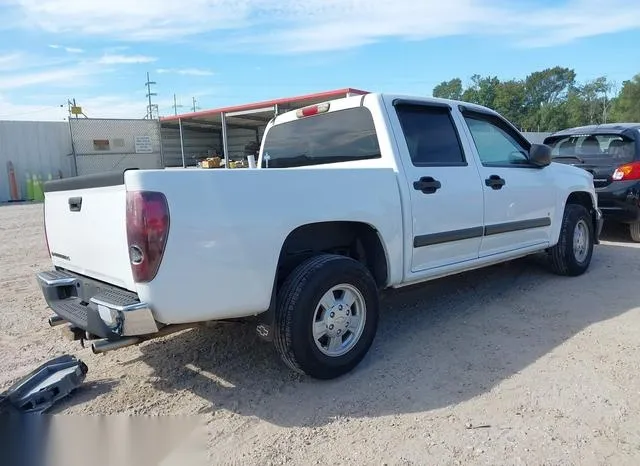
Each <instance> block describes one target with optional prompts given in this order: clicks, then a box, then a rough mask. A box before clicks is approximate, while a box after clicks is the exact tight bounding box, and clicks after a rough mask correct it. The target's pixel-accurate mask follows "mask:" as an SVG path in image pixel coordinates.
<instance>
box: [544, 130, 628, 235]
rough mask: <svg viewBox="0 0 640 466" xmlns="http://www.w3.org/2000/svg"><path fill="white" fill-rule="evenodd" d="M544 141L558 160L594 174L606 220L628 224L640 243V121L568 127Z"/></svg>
mask: <svg viewBox="0 0 640 466" xmlns="http://www.w3.org/2000/svg"><path fill="white" fill-rule="evenodd" d="M544 143H545V144H547V145H549V146H550V147H551V148H552V153H551V154H552V155H551V156H552V158H553V160H554V161H555V162H561V163H566V164H570V165H573V166H576V167H580V168H583V169H585V170H587V171H588V172H590V173H592V174H593V182H594V185H595V188H596V193H597V195H598V205H599V207H600V209H601V210H602V214H603V217H604V219H605V220H606V221H611V222H618V223H624V224H627V225H629V233H630V236H631V239H632V240H633V241H636V242H640V123H612V124H606V125H592V126H582V127H579V128H569V129H565V130H562V131H558V132H557V133H554V134H552V135H551V136H548V137H547V138H546V139H545V140H544Z"/></svg>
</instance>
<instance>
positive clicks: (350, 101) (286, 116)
mask: <svg viewBox="0 0 640 466" xmlns="http://www.w3.org/2000/svg"><path fill="white" fill-rule="evenodd" d="M383 98H384V99H386V100H391V101H394V100H402V101H405V102H415V103H426V104H429V103H436V104H441V105H442V104H445V105H448V106H450V107H451V108H455V107H464V108H466V109H470V110H475V111H479V112H483V113H490V114H494V115H498V113H497V112H495V111H494V110H492V109H490V108H488V107H484V106H482V105H478V104H473V103H470V102H463V101H460V100H451V99H442V98H439V97H430V96H420V95H415V94H414V95H412V94H394V93H381V92H370V93H367V94H363V95H354V96H350V97H342V98H339V99H331V100H328V101H327V102H328V103H329V104H330V106H331V107H330V108H331V109H335V108H336V107H338V108H345V107H351V106H355V105H362V103H363V102H364V100H365V99H366V100H370V99H378V100H381V99H383ZM358 102H359V103H358ZM315 105H320V104H313V105H311V106H315ZM296 111H297V110H290V111H288V112H284V113H281V114H280V115H278V116H277V117H276V118H274V119H272V120H271V121H272V123H273V124H279V123H284V122H287V121H291V120H294V119H296V117H295V115H296ZM329 111H331V110H329Z"/></svg>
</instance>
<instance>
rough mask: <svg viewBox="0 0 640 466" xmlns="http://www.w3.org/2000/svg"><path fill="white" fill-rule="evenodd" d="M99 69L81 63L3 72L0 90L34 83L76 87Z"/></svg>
mask: <svg viewBox="0 0 640 466" xmlns="http://www.w3.org/2000/svg"><path fill="white" fill-rule="evenodd" d="M99 72H100V70H99V69H96V68H95V66H92V65H90V64H86V63H81V64H78V65H73V66H66V67H63V68H50V69H45V70H40V71H30V72H15V73H12V74H6V73H3V74H2V75H0V90H2V91H6V90H11V89H18V88H22V87H28V86H35V85H39V86H42V85H56V86H58V87H77V86H81V85H83V84H84V83H86V78H88V77H90V76H91V75H94V74H97V73H99Z"/></svg>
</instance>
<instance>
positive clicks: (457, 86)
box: [433, 78, 462, 100]
mask: <svg viewBox="0 0 640 466" xmlns="http://www.w3.org/2000/svg"><path fill="white" fill-rule="evenodd" d="M433 96H434V97H439V98H441V99H453V100H460V99H461V98H462V80H461V79H460V78H454V79H452V80H450V81H443V82H441V83H440V84H438V85H437V86H436V87H434V88H433Z"/></svg>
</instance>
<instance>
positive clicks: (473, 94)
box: [462, 74, 500, 108]
mask: <svg viewBox="0 0 640 466" xmlns="http://www.w3.org/2000/svg"><path fill="white" fill-rule="evenodd" d="M499 85H500V80H499V79H498V78H497V77H496V76H487V77H482V76H480V75H479V74H474V75H473V76H471V86H469V87H468V88H467V89H465V91H464V92H463V93H462V100H464V101H467V102H471V103H474V104H478V105H484V106H485V107H489V108H493V107H494V104H495V100H496V94H497V89H498V86H499Z"/></svg>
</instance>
